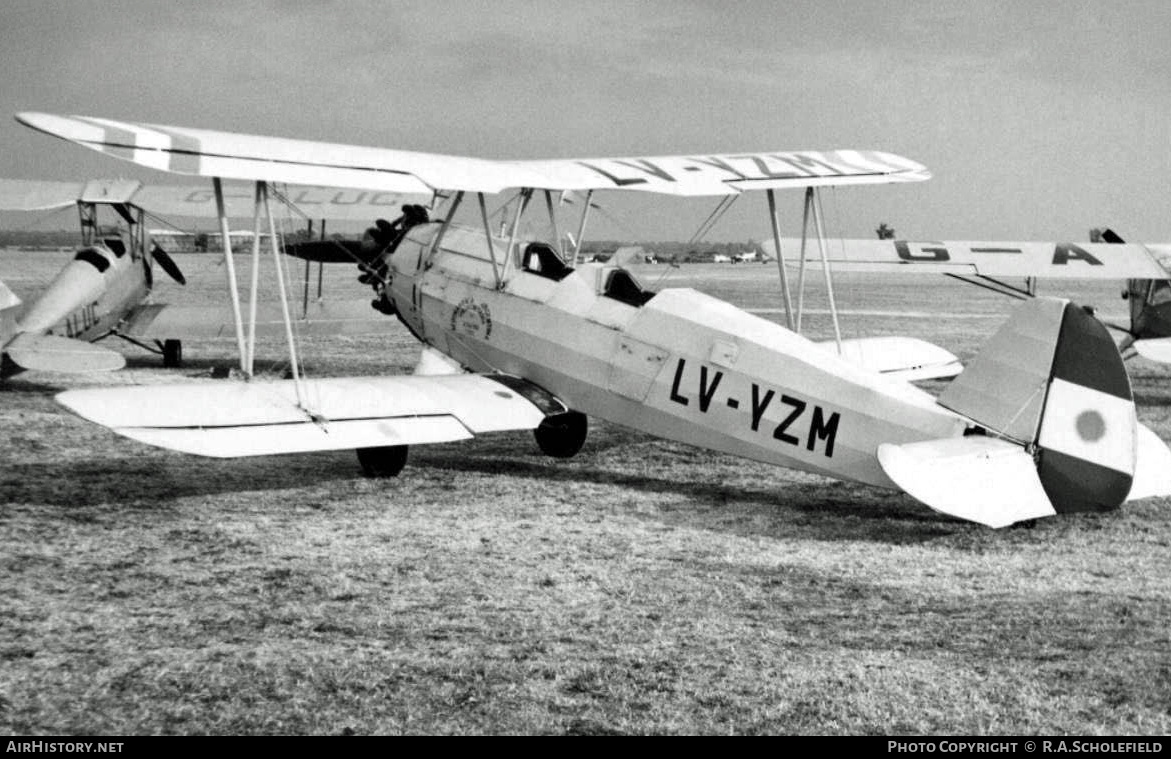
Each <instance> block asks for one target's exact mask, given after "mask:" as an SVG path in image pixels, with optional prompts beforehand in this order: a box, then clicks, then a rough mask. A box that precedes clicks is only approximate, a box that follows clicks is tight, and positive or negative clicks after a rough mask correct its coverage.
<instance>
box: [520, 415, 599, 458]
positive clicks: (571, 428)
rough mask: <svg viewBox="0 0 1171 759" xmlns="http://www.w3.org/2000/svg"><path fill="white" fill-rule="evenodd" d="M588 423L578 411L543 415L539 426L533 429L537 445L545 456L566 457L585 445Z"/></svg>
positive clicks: (584, 416)
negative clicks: (543, 417)
mask: <svg viewBox="0 0 1171 759" xmlns="http://www.w3.org/2000/svg"><path fill="white" fill-rule="evenodd" d="M588 428H589V424H588V422H587V421H586V415H585V414H583V413H581V412H580V411H566V412H564V413H561V414H555V415H553V416H548V417H545V421H543V422H541V426H539V427H537V428H536V429H535V430H533V437H535V438H536V439H537V445H538V446H540V448H541V452H542V453H544V454H545V455H546V456H552V457H553V458H557V459H567V458H570V457H571V456H573V455H574V454H575V453H577V452H578V451H580V450H581V447H582V446H583V445H585V440H586V433H587V431H588Z"/></svg>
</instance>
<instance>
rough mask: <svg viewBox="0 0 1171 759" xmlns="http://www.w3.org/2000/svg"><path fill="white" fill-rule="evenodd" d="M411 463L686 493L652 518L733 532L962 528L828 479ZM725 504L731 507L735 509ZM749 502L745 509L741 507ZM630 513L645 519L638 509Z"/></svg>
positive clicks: (850, 533)
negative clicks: (759, 479)
mask: <svg viewBox="0 0 1171 759" xmlns="http://www.w3.org/2000/svg"><path fill="white" fill-rule="evenodd" d="M413 465H414V466H418V467H425V468H427V469H432V470H436V469H438V470H446V471H452V472H470V473H478V474H500V475H506V476H510V477H523V478H531V479H534V480H540V481H541V482H542V483H550V482H552V483H564V484H565V485H566V489H567V490H570V489H571V488H572V485H574V484H586V483H588V484H594V485H614V486H618V487H623V488H629V489H631V490H635V491H639V492H643V493H651V494H668V495H675V496H681V497H683V498H685V499H686V505H683V506H674V507H672V509H671V511H670V512H669V513H667V514H663V513H659V514H658V515H656V516H654V517H652V518H654V519H658V520H662V521H669V522H673V523H686V524H688V525H690V526H692V527H697V528H702V529H708V530H712V529H714V530H722V531H729V532H734V533H738V534H743V533H767V534H773V533H778V532H783V533H785V534H787V535H791V536H794V535H795V534H801V535H802V536H804V537H814V538H816V539H820V540H828V541H839V540H849V541H857V540H865V541H877V542H883V543H895V544H904V543H917V542H922V541H926V540H930V539H933V538H938V537H942V536H948V535H951V534H953V533H955V532H956V530H957V529H963V528H964V527H965V523H963V522H960V521H959V520H954V519H950V518H948V517H946V516H942V515H939V514H935V513H933V512H931V511H929V510H928V509H927V507H925V506H922V505H920V504H918V503H916V502H915V501H914V500H913V499H911V498H910V497H909V496H905V495H902V494H900V493H895V492H890V491H883V490H879V489H877V488H871V487H867V486H862V485H854V484H848V483H842V482H835V481H833V480H828V479H827V480H826V481H825V482H824V483H792V482H783V481H777V482H775V484H774V486H773V487H747V486H740V485H732V484H726V483H720V482H711V481H702V480H689V479H679V478H673V477H667V476H655V475H652V474H645V473H631V472H622V471H616V470H613V469H606V468H600V467H596V466H590V465H588V464H587V465H582V464H568V463H563V462H557V461H552V460H548V459H541V460H538V461H533V460H518V459H514V458H502V457H494V458H487V457H481V456H470V457H469V456H466V455H459V454H458V453H457V452H455V451H451V452H450V453H449V452H447V451H443V450H440V449H428V450H426V451H423V452H419V453H417V454H416V455H415V457H414V459H413ZM778 471H780V470H778ZM729 508H734V509H735V513H733V512H732V511H729ZM746 509H747V511H748V512H750V513H748V514H746V513H745V510H746ZM635 513H636V514H637V515H638V516H640V517H643V518H645V514H644V513H643V512H639V511H636V512H635ZM753 516H759V517H762V518H763V519H764V521H765V523H766V524H764V525H761V524H759V523H758V522H759V520H757V519H753V518H752V517H753Z"/></svg>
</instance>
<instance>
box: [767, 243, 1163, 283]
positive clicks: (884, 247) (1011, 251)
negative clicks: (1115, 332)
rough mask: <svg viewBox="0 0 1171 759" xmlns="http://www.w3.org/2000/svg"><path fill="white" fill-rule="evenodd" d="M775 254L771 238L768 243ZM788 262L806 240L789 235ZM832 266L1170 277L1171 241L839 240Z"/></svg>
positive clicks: (831, 250) (814, 253) (813, 259)
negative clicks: (1170, 250) (1167, 260)
mask: <svg viewBox="0 0 1171 759" xmlns="http://www.w3.org/2000/svg"><path fill="white" fill-rule="evenodd" d="M763 247H765V248H766V249H767V250H768V251H769V252H770V253H771V254H774V255H775V253H776V250H775V245H774V244H773V243H772V242H767V243H764V244H763ZM781 250H782V252H784V253H785V259H786V261H787V262H788V263H790V264H792V263H794V262H798V263H799V262H800V250H801V241H800V240H796V239H789V238H785V239H782V240H781ZM826 253H827V256H828V258H829V262H830V265H831V266H833V267H834V268H835V269H837V270H839V271H861V272H895V273H900V274H915V273H918V274H966V275H973V276H974V275H979V276H985V277H1042V278H1048V279H1167V278H1168V276H1169V275H1168V270H1167V269H1165V268H1164V266H1163V265H1161V264H1160V260H1162V259H1163V258H1165V257H1166V256H1167V253H1168V250H1167V246H1146V245H1140V244H1135V243H1088V242H1086V243H1073V242H971V241H954V240H945V241H943V242H911V241H908V240H838V239H830V240H828V241H827V242H826ZM805 260H806V261H807V262H808V263H810V264H820V262H821V259H820V257H819V253H818V250H817V243H816V242H807V243H806V246H805Z"/></svg>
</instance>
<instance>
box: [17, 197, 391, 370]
mask: <svg viewBox="0 0 1171 759" xmlns="http://www.w3.org/2000/svg"><path fill="white" fill-rule="evenodd" d="M233 189H235V188H229V189H228V190H227V191H221V194H220V197H219V198H218V199H217V198H216V195H215V193H214V192H211V191H209V190H208V189H207V188H203V187H181V186H168V185H154V186H144V185H143V184H142V183H141V182H138V181H135V180H90V181H86V182H50V181H35V180H19V179H0V210H15V211H45V210H55V209H64V208H68V207H70V206H76V207H77V210H78V217H79V222H80V227H81V246H80V247H79V248H78V249H77V251H76V253H75V254H74V256H73V258H72V259H71V260H70V261H69V262H68V263H67V264H66V265H65V266H64V268H62V270H61V271H60V272H59V273H58V274H57V276H56V277H55V278H54V279H53V281H52V282H51V283H50V284H49V285H48V286H47V287H46V289H45V290H44V291H43V292H42V293H41V294H40V295H39V296H38V297H37V299H36V300H35V301H34V302H32V303H30V304H29V305H28V307H27V308H25V309H24V310H23V313H20V311H21V309H20V306H21V301H20V299H19V298H18V297H17V296H16V295H15V294H14V293H12V292H11V290H9V289H8V288H7V287H5V286H4V285H3V284H2V283H0V348H2V350H3V355H4V369H3V374H4V375H5V376H7V375H11V374H14V373H16V372H19V371H22V370H26V369H38V370H47V371H60V372H87V371H108V370H113V369H119V368H121V367H122V366H124V365H125V358H124V357H123V356H122V354H121V353H119V352H116V351H114V350H111V349H109V348H106V347H104V346H101V345H96V344H94V343H96V342H97V341H101V340H106V339H107V338H112V337H113V338H120V339H122V340H124V341H126V342H129V343H133V344H134V345H137V346H139V347H141V348H143V349H145V350H147V351H150V352H153V353H157V354H158V355H160V356H161V357H162V359H163V365H164V366H167V367H174V366H179V365H180V363H181V362H182V356H183V353H182V351H183V343H182V339H183V338H196V337H201V338H209V337H218V336H223V335H230V334H231V329H232V326H231V325H232V323H233V315H232V312H231V311H230V310H228V309H226V308H216V307H203V306H182V305H174V304H166V303H156V302H154V299H153V293H154V289H155V287H154V285H155V283H154V265H155V264H157V265H158V267H159V268H161V269H162V270H163V271H165V272H166V273H167V274H168V275H169V276H170V277H171V279H173V280H174V281H175V282H177V283H179V284H180V285H183V284H186V278H185V277H184V275H183V273H182V271H180V269H179V266H178V264H177V263H176V262H175V260H174V258H172V257H171V256H170V255H169V254H168V253H167V252H166V250H165V249H164V248H163V247H162V246H161V245H160V244H159V242H158V241H157V240H156V239H153V238H152V237H150V236H149V235H148V233H147V230H146V227H145V217H146V215H147V210H146V209H150V213H151V215H152V216H153V215H157V214H167V215H172V216H174V215H178V216H184V217H209V216H211V217H219V216H220V215H221V213H220V212H221V210H222V215H223V216H225V217H231V218H240V217H243V216H244V215H245V214H246V213H250V212H251V209H250V208H246V206H245V204H244V203H242V201H243V200H244V199H245V198H242V197H241V195H242V193H240V192H239V191H238V190H237V191H235V192H233V191H232V190H233ZM245 189H250V188H245ZM244 195H247V193H244ZM289 195H290V196H291V197H289V198H287V200H288V201H289V204H290V207H292V208H295V209H297V210H298V212H299V213H301V214H305V213H312V214H313V216H312V217H310V218H319V219H321V224H322V226H323V227H324V223H325V220H327V219H330V220H336V219H357V218H362V219H366V218H369V215H370V214H372V213H385V212H386V210H387V209H388V208H396V207H397V206H398V205H399V204H401V203H402V202H403V201H404V200H409V199H410V197H409V196H404V195H402V194H399V193H366V192H362V193H352V192H339V191H337V190H336V189H334V188H320V187H303V188H297V189H296V191H295V192H292V193H289ZM247 199H249V200H250V198H247ZM302 209H304V210H302ZM257 242H259V240H257ZM298 245H300V246H307V245H312V246H316V247H314V248H313V249H314V251H315V252H316V255H317V258H316V259H315V260H328V261H331V262H332V261H342V260H344V261H346V262H350V263H358V264H359V265H360V264H361V258H360V256H359V254H360V253H362V251H363V250H364V248H362V247H361V245H360V244H359V245H356V246H355V245H350V246H348V247H347V246H346V245H344V244H343V243H342V242H340V241H330V240H325V239H322V240H318V241H313V242H301V243H298V244H290V245H287V246H286V248H285V252H287V253H290V254H292V255H298V254H299V253H300V250H301V248H300V247H298ZM367 247H369V246H368V245H367ZM323 248H333V249H334V255H333V256H332V257H329V258H328V259H326V258H325V257H324V255H323V254H322V253H321V252H320V251H321V249H323ZM351 248H352V249H353V250H351ZM301 257H304V256H303V255H302V256H301ZM308 263H309V261H308V260H306V269H305V286H304V297H303V299H302V304H301V308H300V310H299V312H297V313H296V314H295V317H296V319H295V322H296V328H297V330H298V332H299V333H301V334H343V333H353V332H370V331H373V330H374V328H375V327H376V326H381V324H380V321H381V320H379V319H377V318H376V316H377V315H376V314H374V313H373V312H372V311H371V310H370V309H369V308H368V302H369V301H368V300H355V301H327V300H326V299H324V298H322V297H321V296H322V293H321V269H320V263H319V268H318V276H317V282H318V285H317V297H316V298H315V299H311V298H310V282H309V279H310V271H309V267H308ZM282 318H283V317H282V316H281V315H280V314H279V313H275V310H274V309H273V308H272V307H271V305H267V304H266V305H265V307H264V309H263V311H262V312H261V315H260V317H259V319H258V320H257V321H258V329H259V330H260V333H261V334H267V333H272V334H280V332H279V331H283V329H284V325H283V321H282Z"/></svg>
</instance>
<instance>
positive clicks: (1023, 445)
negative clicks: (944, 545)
mask: <svg viewBox="0 0 1171 759" xmlns="http://www.w3.org/2000/svg"><path fill="white" fill-rule="evenodd" d="M939 403H940V404H941V405H943V406H945V407H947V408H950V409H951V410H953V411H955V412H957V413H959V414H962V415H964V416H966V417H968V418H970V419H972V420H973V421H975V422H977V423H979V424H980V425H981V426H983V427H985V428H986V429H987V430H988V431H989V432H990V433H991V434H993V435H994V436H996V437H1000V438H1003V440H1002V441H1000V442H999V443H997V446H996V447H997V449H998V455H999V451H1000V450H1001V449H1003V450H1004V451H1006V452H1010V447H1008V446H1007V445H1006V444H1008V443H1015V446H1016V448H1017V450H1019V451H1021V452H1023V453H1024V454H1028V455H1030V456H1031V458H1032V461H1033V464H1034V469H1035V471H1028V470H1026V469H1022V468H1021V467H1020V466H1019V460H1020V459H1019V456H1015V457H1013V460H1014V462H1015V463H1014V465H1013V466H1012V468H1011V470H1010V469H1007V468H1006V469H1004V470H1003V471H1002V472H1000V473H999V474H996V473H995V472H998V471H999V470H998V469H997V467H996V466H995V465H994V464H990V463H989V462H988V458H989V450H988V444H987V443H985V442H984V441H979V440H978V439H972V438H964V439H963V440H965V441H966V440H970V441H971V442H970V443H966V444H965V443H962V442H958V441H957V442H950V443H948V445H946V446H943V445H942V441H927V442H926V443H918V444H912V445H908V446H882V447H881V448H880V451H879V461H880V462H881V463H882V465H883V468H884V469H885V470H886V472H887V474H888V475H890V476H891V478H892V479H893V480H894V481H895V482H896V483H898V484H899V485H900V486H901V487H903V488H904V489H905V490H907V492H909V493H911V495H915V496H916V497H919V498H920V499H921V500H924V501H925V502H926V503H927V504H928V505H929V506H932V507H933V508H936V509H938V510H940V511H944V512H946V513H949V514H954V515H956V516H961V517H964V518H966V519H973V520H974V521H978V522H983V523H985V524H991V525H993V526H1002V525H1004V524H1011V523H1012V522H1015V521H1019V520H1021V519H1032V518H1035V517H1037V516H1043V515H1045V514H1046V513H1050V514H1051V513H1067V512H1076V511H1109V510H1111V509H1116V508H1118V507H1119V506H1120V505H1121V504H1122V503H1123V502H1124V501H1125V500H1126V499H1127V496H1128V494H1129V493H1130V491H1131V487H1132V485H1133V483H1134V480H1135V477H1136V470H1137V468H1138V466H1139V463H1140V461H1144V462H1160V461H1165V460H1166V458H1165V457H1164V456H1163V452H1164V451H1165V450H1166V446H1165V445H1163V443H1162V441H1160V440H1158V439H1157V438H1155V437H1154V436H1153V435H1149V436H1148V435H1144V436H1141V437H1140V435H1139V425H1138V420H1137V417H1136V415H1135V409H1134V399H1133V396H1132V394H1131V389H1130V379H1129V377H1127V374H1126V368H1125V366H1124V365H1123V363H1122V357H1121V356H1120V355H1119V353H1118V349H1117V348H1116V347H1115V345H1114V341H1113V340H1111V338H1110V335H1109V333H1108V332H1107V331H1106V328H1105V326H1103V325H1102V323H1101V322H1099V321H1098V320H1097V319H1095V318H1094V317H1092V316H1091V315H1090V314H1089V313H1087V312H1086V311H1085V310H1084V309H1082V308H1080V307H1079V306H1077V305H1075V304H1073V303H1070V302H1068V301H1065V300H1058V299H1053V298H1037V299H1034V300H1031V301H1028V302H1027V303H1025V304H1024V305H1022V306H1021V307H1020V308H1019V309H1018V310H1017V311H1016V312H1015V313H1014V314H1013V317H1012V318H1011V319H1010V320H1009V321H1008V322H1007V323H1006V324H1005V325H1004V326H1003V327H1001V329H1000V330H999V331H998V332H997V333H996V334H995V335H994V336H993V337H992V339H991V340H990V341H989V342H988V344H987V346H986V347H985V349H984V350H983V351H982V352H981V353H980V355H978V356H977V357H976V358H975V360H973V361H972V362H971V363H969V365H968V367H967V369H965V371H964V373H963V374H961V375H960V376H959V378H957V379H956V380H955V381H954V382H953V383H952V384H951V386H949V387H948V389H947V390H946V391H945V392H944V393H943V394H942V395H941V396H940V397H939ZM1140 444H1141V445H1143V446H1149V447H1156V446H1157V447H1158V448H1159V451H1158V452H1157V454H1156V455H1151V456H1148V455H1144V456H1143V457H1140V456H1139V455H1138V453H1139V446H1140ZM883 448H885V449H887V450H886V452H885V454H884V452H883V450H882V449H883ZM894 449H898V450H894ZM945 454H946V459H947V461H948V462H949V463H950V464H952V465H954V466H955V467H956V468H960V467H962V466H971V465H974V462H975V461H976V460H977V459H979V460H980V462H981V465H982V466H984V469H983V471H984V472H985V474H986V475H988V476H989V480H991V479H994V478H999V477H1000V476H1001V475H1004V476H1005V477H1006V478H1009V479H1011V481H1012V483H1011V484H1010V485H1009V486H1007V490H1008V492H1009V493H1010V494H1009V495H1006V486H1005V485H1004V483H1003V482H999V481H998V482H991V481H989V486H988V489H987V490H983V489H981V488H976V489H975V492H967V493H961V492H957V490H958V489H956V488H946V487H942V486H941V484H940V483H939V482H938V480H939V477H940V471H941V470H940V469H939V466H940V464H941V461H942V460H943V458H944V455H945ZM1003 455H1004V456H1006V457H1007V456H1008V455H1009V453H1005V454H1003ZM888 463H889V464H890V465H889V466H888ZM1005 466H1006V467H1007V464H1006V465H1005ZM1157 479H1158V481H1159V482H1163V481H1164V480H1165V479H1166V478H1157ZM1144 481H1146V480H1145V478H1144ZM929 482H930V483H932V486H931V487H926V484H927V483H929ZM1036 485H1040V489H1038V488H1037V487H1036ZM1164 488H1165V485H1159V486H1157V487H1155V488H1154V489H1155V490H1160V489H1164ZM1144 489H1146V488H1144ZM990 493H996V494H997V495H995V496H993V495H990ZM1042 493H1043V496H1044V500H1047V501H1048V506H1049V509H1045V508H1043V506H1044V504H1043V503H1042V501H1041V494H1042ZM1013 494H1015V495H1013ZM1144 494H1150V495H1154V494H1156V493H1144ZM928 498H930V499H931V500H928ZM1014 498H1015V499H1016V500H1017V501H1019V503H1012V502H1010V503H1007V504H1006V503H1005V500H1008V501H1012V500H1013V499H1014ZM992 500H997V501H999V502H998V503H991V502H990V501H992Z"/></svg>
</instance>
